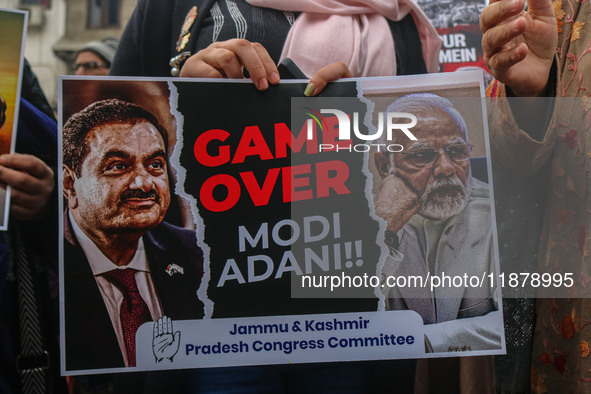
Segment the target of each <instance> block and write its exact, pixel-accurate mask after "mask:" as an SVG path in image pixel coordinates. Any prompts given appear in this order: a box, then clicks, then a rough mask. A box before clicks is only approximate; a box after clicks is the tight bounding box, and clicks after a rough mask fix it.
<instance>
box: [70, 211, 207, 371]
mask: <svg viewBox="0 0 591 394" xmlns="http://www.w3.org/2000/svg"><path fill="white" fill-rule="evenodd" d="M64 238H65V239H64V284H63V285H64V292H65V293H64V295H65V297H64V304H65V343H66V349H65V351H66V370H69V371H70V370H71V371H74V370H84V369H99V368H115V367H123V366H124V363H123V356H122V355H121V350H120V348H119V344H118V342H117V337H116V336H115V331H114V330H113V325H112V323H111V319H110V317H109V313H108V311H107V308H106V306H105V304H104V302H103V299H102V296H101V294H100V291H99V288H98V286H97V284H96V280H95V278H94V276H93V274H92V271H91V268H90V265H89V264H88V260H87V259H86V255H85V254H84V251H83V250H82V248H81V247H80V245H79V244H78V242H77V241H76V237H75V235H74V233H73V231H72V228H71V225H70V223H69V220H68V219H67V216H66V220H64ZM143 240H144V247H145V250H146V256H147V258H148V265H149V267H150V272H151V275H152V280H153V282H154V287H155V289H156V292H157V294H158V297H159V298H160V303H161V305H162V310H163V313H164V314H165V315H166V316H168V317H170V318H171V319H173V320H183V319H198V318H201V317H203V304H202V303H201V301H199V299H198V298H197V289H198V288H199V285H200V283H201V277H202V276H203V252H202V251H201V249H200V248H199V247H198V246H197V243H196V238H195V232H193V231H189V230H185V229H182V228H179V227H175V226H172V225H170V224H168V223H165V222H162V223H161V224H160V225H159V226H158V227H156V228H155V229H153V230H152V231H150V232H148V233H147V234H146V235H144V237H143ZM173 263H174V264H177V265H178V266H180V267H183V269H184V274H180V273H176V274H174V275H172V276H170V275H168V273H166V267H167V266H168V265H169V264H173Z"/></svg>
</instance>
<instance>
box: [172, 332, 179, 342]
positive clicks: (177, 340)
mask: <svg viewBox="0 0 591 394" xmlns="http://www.w3.org/2000/svg"><path fill="white" fill-rule="evenodd" d="M180 341H181V332H180V331H177V332H175V333H174V338H173V339H172V343H174V344H176V343H180Z"/></svg>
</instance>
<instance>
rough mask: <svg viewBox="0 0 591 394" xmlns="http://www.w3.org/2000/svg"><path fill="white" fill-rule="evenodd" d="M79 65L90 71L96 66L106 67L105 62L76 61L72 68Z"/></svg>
mask: <svg viewBox="0 0 591 394" xmlns="http://www.w3.org/2000/svg"><path fill="white" fill-rule="evenodd" d="M80 67H82V68H83V69H84V70H86V71H92V70H96V69H97V68H103V67H105V68H106V67H107V65H106V64H105V63H101V62H84V63H76V64H75V65H74V70H78V69H79V68H80Z"/></svg>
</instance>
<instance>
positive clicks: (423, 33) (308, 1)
mask: <svg viewBox="0 0 591 394" xmlns="http://www.w3.org/2000/svg"><path fill="white" fill-rule="evenodd" d="M246 1H247V2H248V3H250V4H252V5H254V6H259V7H267V8H275V9H278V10H283V11H301V12H302V13H301V14H300V15H299V16H298V18H297V19H296V21H295V23H294V24H293V26H292V27H291V29H290V31H289V34H288V35H287V39H286V41H285V45H284V46H283V52H282V54H281V58H282V59H283V58H286V57H289V58H291V59H292V60H293V61H294V62H295V63H296V64H297V65H298V66H299V67H300V68H301V69H302V71H303V72H304V73H305V74H306V75H308V76H312V75H313V74H314V73H315V72H316V71H318V70H319V69H320V68H322V67H324V66H326V65H328V64H331V63H334V62H337V61H341V62H344V63H345V64H347V66H348V67H349V69H350V70H351V72H352V73H353V75H354V76H357V77H366V76H387V75H395V74H396V54H395V51H394V40H393V39H392V34H391V32H390V27H389V25H388V21H387V20H386V18H387V19H390V20H393V21H399V20H401V19H402V18H404V17H405V16H406V15H408V14H409V13H410V14H411V15H412V16H413V19H414V21H415V24H416V26H417V30H418V32H419V37H420V39H421V44H422V48H423V58H424V59H425V64H426V66H427V70H428V71H429V72H437V69H438V66H439V49H440V48H441V38H440V37H439V35H438V34H437V31H436V30H435V28H434V27H433V25H432V24H431V22H430V21H429V19H428V18H427V16H426V15H425V13H424V12H423V11H422V10H421V9H420V7H419V6H418V5H417V4H416V3H415V2H414V1H413V0H246Z"/></svg>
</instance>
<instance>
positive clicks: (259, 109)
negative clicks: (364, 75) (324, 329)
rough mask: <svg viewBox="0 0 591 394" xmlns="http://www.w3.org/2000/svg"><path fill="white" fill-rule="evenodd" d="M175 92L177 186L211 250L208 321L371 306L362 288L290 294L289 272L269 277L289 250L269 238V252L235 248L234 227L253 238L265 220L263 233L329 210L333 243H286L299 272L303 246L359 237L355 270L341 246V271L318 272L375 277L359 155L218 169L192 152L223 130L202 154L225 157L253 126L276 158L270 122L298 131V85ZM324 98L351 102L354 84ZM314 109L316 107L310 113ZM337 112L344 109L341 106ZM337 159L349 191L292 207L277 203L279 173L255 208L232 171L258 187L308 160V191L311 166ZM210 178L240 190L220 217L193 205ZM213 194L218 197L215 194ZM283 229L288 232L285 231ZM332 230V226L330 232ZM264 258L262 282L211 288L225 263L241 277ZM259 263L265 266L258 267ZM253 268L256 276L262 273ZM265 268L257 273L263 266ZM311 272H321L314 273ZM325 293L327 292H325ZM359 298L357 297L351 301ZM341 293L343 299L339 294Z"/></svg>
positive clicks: (336, 87)
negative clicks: (335, 234)
mask: <svg viewBox="0 0 591 394" xmlns="http://www.w3.org/2000/svg"><path fill="white" fill-rule="evenodd" d="M174 85H175V86H176V88H177V92H178V107H177V110H178V111H179V112H180V113H181V114H182V116H183V121H184V123H183V140H184V141H183V146H182V148H181V149H182V150H181V155H180V164H181V166H182V167H184V168H185V169H186V178H185V183H184V185H183V187H184V190H185V192H186V193H188V194H191V195H193V196H194V197H195V200H196V201H197V207H198V211H199V215H200V217H201V218H202V220H203V223H204V226H205V228H204V237H205V239H204V242H205V243H206V244H207V245H208V246H209V247H210V250H211V252H210V255H209V264H210V269H211V278H210V280H209V285H208V290H207V294H208V298H209V299H210V300H211V301H213V303H214V309H213V317H214V318H222V317H248V316H268V315H289V314H302V313H329V312H353V311H363V310H367V311H371V310H374V311H375V310H376V309H377V302H378V300H377V298H376V297H374V296H373V289H369V288H364V289H360V290H359V291H358V293H356V295H355V297H354V298H348V299H343V298H323V299H318V298H300V299H295V298H292V297H291V278H290V276H291V275H290V273H289V272H286V273H284V274H283V275H282V277H281V278H279V279H275V273H276V271H277V268H278V266H279V262H280V261H281V258H282V257H283V255H284V253H285V252H286V251H287V250H289V249H290V247H289V246H278V245H276V244H274V243H273V242H272V240H271V236H270V235H269V239H270V241H269V248H268V249H262V248H260V244H259V245H257V248H250V247H247V249H246V250H245V251H244V252H240V251H239V250H238V227H239V226H240V225H243V226H245V227H246V228H247V229H248V230H249V232H250V233H251V234H253V235H254V234H256V232H257V230H258V229H259V227H260V225H261V224H262V223H263V222H268V225H269V233H270V232H271V229H272V227H273V225H274V224H275V223H277V222H279V221H280V220H283V219H289V218H291V219H293V220H294V221H296V222H297V223H300V224H301V219H302V217H303V216H309V215H322V216H325V217H326V218H327V219H329V221H331V218H332V215H333V213H334V212H339V213H340V218H341V237H340V239H338V240H335V239H334V238H331V237H327V238H326V239H325V240H323V241H319V242H318V243H315V244H310V245H303V244H302V242H301V240H302V238H303V237H302V236H300V238H299V239H300V242H298V243H296V244H294V245H292V246H291V250H292V251H293V253H294V256H295V257H296V260H297V261H298V263H299V265H300V266H301V268H302V270H304V264H303V258H302V256H301V251H302V249H303V248H304V247H311V248H314V250H315V251H317V252H318V253H320V249H321V247H322V245H329V250H331V251H332V250H333V244H334V243H339V242H340V243H345V242H354V241H355V240H362V239H363V248H362V256H356V249H355V247H354V245H351V246H353V247H352V253H351V254H352V256H351V257H352V259H353V260H352V261H356V260H355V259H356V258H357V257H362V258H363V261H364V264H363V266H361V267H357V266H356V265H355V264H353V267H352V268H350V269H347V268H345V260H346V259H345V249H344V247H343V246H341V254H342V267H343V268H342V269H341V270H334V269H333V270H331V271H330V272H325V273H324V274H336V275H341V273H342V272H345V273H346V274H347V275H363V273H367V274H368V275H375V272H376V269H375V267H376V264H377V262H378V260H379V248H378V247H377V246H376V243H375V239H376V236H377V234H378V225H377V223H376V222H375V221H374V220H373V219H371V217H370V213H369V207H368V201H367V199H366V196H365V184H366V176H365V175H364V174H363V173H362V170H361V169H362V164H363V156H364V155H363V154H359V153H357V154H351V153H350V152H338V153H337V152H327V153H323V154H311V155H308V154H306V152H305V148H304V149H303V150H302V151H301V152H300V153H297V154H293V155H289V149H288V157H287V158H280V159H273V160H261V159H260V157H259V156H248V157H247V158H246V160H245V161H244V163H240V164H232V163H231V160H230V163H227V164H223V165H220V166H217V167H207V166H204V165H202V164H200V163H199V162H198V161H197V160H196V158H195V155H194V144H195V141H196V139H197V138H198V136H199V135H201V134H202V133H204V132H206V131H208V130H212V129H222V130H225V131H227V132H229V134H230V137H229V138H228V139H227V140H226V141H224V142H220V141H214V142H212V143H211V144H210V145H211V146H210V147H209V145H208V147H209V150H208V152H209V153H210V154H212V155H215V154H216V151H217V149H219V146H221V145H229V146H231V152H232V153H231V158H233V155H234V153H235V151H236V146H237V145H238V143H239V141H240V138H241V136H242V134H243V132H244V129H245V128H246V127H248V126H258V127H259V129H260V131H261V133H262V134H263V136H264V138H265V141H266V143H267V145H268V146H269V149H270V151H271V152H272V153H273V155H275V148H274V147H275V135H274V129H275V124H278V123H285V124H286V125H287V126H288V127H290V129H291V131H292V133H293V134H297V133H299V132H300V130H301V128H302V126H303V124H301V125H299V126H298V127H292V125H291V115H292V114H291V98H292V97H303V91H304V89H305V86H306V85H305V84H304V83H294V84H292V83H289V84H280V85H279V86H271V87H270V88H269V90H268V91H266V92H259V91H257V90H256V89H254V88H253V86H252V85H251V84H240V83H216V82H212V83H207V82H205V83H204V82H200V83H199V84H195V83H193V82H174ZM323 96H324V97H331V96H334V97H357V90H356V84H355V83H354V82H340V83H336V84H332V85H330V86H329V87H327V89H326V90H325V92H324V93H323ZM357 103H358V107H357V108H350V110H351V111H359V112H360V118H361V119H363V116H364V113H365V111H366V110H367V109H366V107H365V104H363V103H361V102H360V101H357ZM317 110H318V109H317ZM343 110H344V109H343ZM330 160H341V161H343V162H345V163H347V165H348V166H349V170H350V175H349V179H348V180H347V182H346V185H347V187H348V189H349V190H350V192H351V193H350V194H346V195H336V193H334V192H332V193H331V196H330V197H328V198H313V199H311V200H305V201H297V202H293V203H284V202H283V191H282V180H281V174H280V175H279V177H278V179H277V183H276V185H275V187H274V190H273V192H272V195H271V198H270V201H269V203H268V204H267V205H264V206H258V207H256V206H254V204H253V202H252V200H251V198H250V196H249V195H248V192H247V191H246V190H245V187H244V184H243V183H242V180H241V178H240V175H239V173H241V172H245V171H253V173H254V175H255V177H256V179H257V181H258V184H259V186H260V185H262V184H263V182H264V180H265V177H266V175H267V173H268V171H269V169H272V168H280V167H281V168H282V167H289V166H292V165H296V164H302V163H311V168H312V170H311V172H310V188H311V189H315V184H316V181H315V178H314V174H315V171H314V168H315V165H314V163H315V162H323V161H330ZM216 174H228V175H231V176H233V177H234V178H236V179H237V180H238V182H239V183H240V185H241V198H240V200H239V201H238V203H237V204H236V205H235V206H234V207H233V208H231V209H229V210H227V211H224V212H210V211H208V210H207V209H205V207H204V206H203V204H202V203H201V202H200V201H199V193H200V189H201V186H202V185H203V183H204V182H205V181H206V180H207V179H208V178H210V177H211V176H214V175H216ZM216 193H219V194H216ZM214 196H215V197H216V199H217V200H222V199H223V198H224V197H225V196H226V191H225V190H224V188H223V187H218V188H217V189H215V190H214ZM283 230H287V228H284V229H283ZM331 233H332V229H331ZM282 238H284V239H285V238H289V234H285V233H283V234H282ZM259 254H263V255H267V256H269V257H270V258H271V259H272V260H273V262H274V268H273V274H272V275H271V276H270V277H269V278H268V279H266V280H262V281H258V282H253V283H244V284H239V283H238V281H236V280H229V281H226V282H225V284H224V285H223V286H222V287H217V284H218V281H219V279H220V276H221V274H222V270H223V268H224V266H225V264H226V261H227V260H228V259H230V258H233V259H234V260H235V261H236V263H237V266H238V267H239V268H240V271H241V273H242V275H243V277H244V278H245V279H246V280H247V281H248V279H247V268H246V259H247V256H251V255H259ZM263 266H264V264H263ZM260 269H262V267H260V266H259V271H257V270H255V273H257V274H261V271H260ZM263 271H264V269H263ZM313 273H314V274H322V273H323V272H322V271H321V270H318V269H317V270H315V271H314V272H313ZM325 294H329V293H325ZM358 295H361V297H358ZM341 296H342V295H341Z"/></svg>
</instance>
